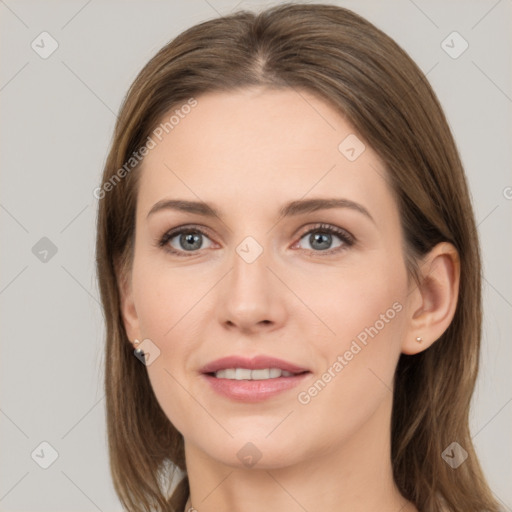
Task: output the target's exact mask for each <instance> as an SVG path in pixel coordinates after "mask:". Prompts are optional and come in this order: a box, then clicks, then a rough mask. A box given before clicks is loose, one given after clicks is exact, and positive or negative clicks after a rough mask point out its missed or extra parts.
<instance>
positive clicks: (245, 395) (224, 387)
mask: <svg viewBox="0 0 512 512" xmlns="http://www.w3.org/2000/svg"><path fill="white" fill-rule="evenodd" d="M201 373H202V375H203V377H204V378H205V379H206V380H207V382H208V383H209V385H210V386H211V388H212V389H213V390H214V391H216V392H217V393H219V394H221V395H222V396H224V397H227V398H229V399H232V400H235V401H239V402H259V401H262V400H265V399H268V398H271V397H273V396H275V395H277V394H280V393H282V392H284V391H286V390H289V389H291V388H293V387H295V386H297V385H298V384H299V383H300V382H301V381H302V380H303V379H304V378H305V377H306V376H307V375H309V374H310V373H311V371H310V370H308V369H306V368H302V367H300V366H297V365H295V364H292V363H289V362H287V361H283V360H281V359H276V358H272V357H268V356H257V357H254V358H252V359H247V358H243V357H238V356H231V357H226V358H222V359H218V360H216V361H213V362H211V363H209V364H207V365H206V366H204V367H203V368H202V369H201Z"/></svg>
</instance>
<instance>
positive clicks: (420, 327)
mask: <svg viewBox="0 0 512 512" xmlns="http://www.w3.org/2000/svg"><path fill="white" fill-rule="evenodd" d="M459 282H460V259H459V254H458V252H457V250H456V249H455V247H454V246H453V245H452V244H450V243H448V242H441V243H439V244H437V245H436V246H435V247H434V248H433V249H432V250H431V251H430V252H429V253H428V254H427V255H426V256H425V258H424V259H423V260H422V263H421V264H420V284H419V285H418V286H416V284H415V285H414V286H415V287H414V289H413V290H412V291H411V292H410V293H409V296H408V298H409V300H408V311H409V312H410V318H409V326H408V329H407V331H406V336H405V338H404V340H403V342H402V353H404V354H417V353H419V352H422V351H423V350H425V349H427V348H428V347H430V346H431V345H432V344H433V343H434V342H435V341H436V340H438V339H439V338H440V337H441V336H442V334H443V333H444V332H445V331H446V329H447V328H448V326H449V325H450V323H451V321H452V319H453V316H454V314H455V309H456V307H457V299H458V296H459ZM419 338H421V340H420V339H419Z"/></svg>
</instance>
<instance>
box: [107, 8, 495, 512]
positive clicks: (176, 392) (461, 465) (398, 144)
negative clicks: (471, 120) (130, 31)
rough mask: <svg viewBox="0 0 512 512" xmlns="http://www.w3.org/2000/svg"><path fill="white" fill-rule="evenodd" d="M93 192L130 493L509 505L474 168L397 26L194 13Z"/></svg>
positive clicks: (132, 104) (287, 14)
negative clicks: (484, 431) (490, 417)
mask: <svg viewBox="0 0 512 512" xmlns="http://www.w3.org/2000/svg"><path fill="white" fill-rule="evenodd" d="M97 197H98V198H99V199H100V206H99V215H98V237H97V265H98V276H99V282H100V290H101V297H102V303H103V308H104V312H105V319H106V324H107V339H106V341H107V343H106V354H107V359H106V364H107V368H108V371H107V372H106V392H107V426H108V437H109V450H110V461H111V469H112V475H113V480H114V485H115V488H116V491H117V493H118V495H119V497H120V499H121V501H122V503H123V505H124V506H125V507H126V508H127V509H128V510H172V511H180V512H181V511H182V510H197V511H198V512H209V511H238V510H244V511H245V512H252V511H260V510H269V509H275V510H277V509H279V510H287V511H299V510H307V511H310V512H312V511H317V510H318V511H319V510H322V511H334V510H351V511H357V510H360V511H370V510H379V511H381V512H382V511H398V510H401V511H403V512H405V511H422V512H423V511H440V510H450V511H464V512H468V511H483V510H488V511H495V510H499V507H498V505H497V503H496V501H495V500H494V498H493V496H492V493H491V491H490V489H489V487H488V486H487V484H486V482H485V478H484V476H483V474H482V471H481V469H480V466H479V463H478V460H477V457H476V454H475V451H474V449H473V446H472V442H471V437H470V433H469V428H468V412H469V404H470V398H471V395H472V392H473V388H474V384H475V379H476V375H477V370H478V353H479V346H480V332H481V283H480V255H479V248H478V239H477V231H476V226H475V221H474V215H473V211H472V206H471V202H470V198H469V193H468V187H467V183H466V179H465V175H464V171H463V168H462V165H461V161H460V158H459V155H458V152H457V149H456V146H455V143H454V140H453V137H452V135H451V132H450V130H449V127H448V124H447V122H446V119H445V116H444V114H443V112H442V110H441V107H440V105H439V102H438V100H437V98H436V96H435V94H434V92H433V91H432V89H431V87H430V86H429V84H428V82H427V80H426V79H425V77H424V75H423V74H422V72H421V70H420V69H419V68H418V67H417V66H416V65H415V63H414V62H413V61H412V60H411V59H410V57H409V56H408V55H407V54H406V53H405V52H404V51H403V50H402V49H401V48H399V47H398V45H397V44H396V43H395V42H394V41H393V40H391V39H390V38H389V37H388V36H387V35H385V34H384V33H383V32H381V31H380V30H379V29H377V28H376V27H375V26H373V25H372V24H370V23H369V22H367V21H366V20H364V19H362V18H361V17H360V16H358V15H356V14H354V13H353V12H351V11H349V10H347V9H343V8H340V7H336V6H331V5H319V4H316V5H300V4H297V5H294V4H285V5H280V6H276V7H274V8H271V9H268V10H266V11H264V12H262V13H261V14H259V15H256V14H253V13H249V12H239V13H235V14H233V15H231V16H227V17H223V18H219V19H215V20H212V21H208V22H205V23H201V24H200V25H197V26H195V27H192V28H190V29H189V30H187V31H185V32H184V33H182V34H181V35H179V36H178V37H177V38H176V39H174V40H173V41H171V42H170V43H169V44H168V45H167V46H165V47H164V48H163V49H162V50H160V51H159V52H158V54H157V55H156V56H155V57H154V58H153V59H151V61H150V62H149V63H148V64H147V65H146V66H145V68H144V69H143V70H142V71H141V72H140V74H139V76H138V77H137V78H136V80H135V82H134V83H133V85H132V86H131V88H130V90H129V92H128V94H127V96H126V99H125V101H124V104H123V106H122V108H121V112H120V116H119V121H118V123H117V126H116V129H115V133H114V138H113V142H112V147H111V150H110V153H109V156H108V159H107V162H106V165H105V169H104V175H103V181H102V184H101V187H100V188H99V189H98V190H97ZM134 356H135V357H134ZM141 362H142V363H144V364H141ZM181 476H183V478H182V479H181V481H179V479H180V477H181ZM178 481H179V483H178Z"/></svg>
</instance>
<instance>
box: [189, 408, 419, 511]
mask: <svg viewBox="0 0 512 512" xmlns="http://www.w3.org/2000/svg"><path fill="white" fill-rule="evenodd" d="M376 414H377V415H379V414H382V411H380V412H377V413H376ZM383 414H384V416H381V417H380V418H374V419H375V421H374V422H373V424H374V425H373V426H372V421H369V422H368V423H367V424H366V425H365V426H364V427H363V428H361V429H359V430H358V431H357V432H355V433H354V434H353V436H351V438H350V440H347V441H346V442H341V443H340V444H339V446H326V447H325V449H324V450H323V451H321V452H320V450H319V451H318V453H317V454H316V455H315V456H313V457H308V458H304V459H302V460H301V461H300V462H299V463H297V464H293V465H288V466H282V465H281V466H279V467H272V468H261V469H258V468H257V466H254V467H252V468H250V469H249V468H240V467H233V466H228V465H225V464H222V463H220V462H219V461H218V460H215V459H213V458H211V457H209V456H208V455H207V454H205V453H204V451H202V450H200V449H199V448H198V447H197V446H195V445H193V444H191V443H188V442H185V456H186V461H187V471H188V478H189V485H190V499H189V502H188V503H187V506H186V507H185V511H188V510H189V509H190V507H193V508H192V512H195V511H197V512H213V511H215V512H219V511H222V512H224V511H230V512H242V511H243V512H261V511H262V510H268V508H269V504H272V505H271V508H272V509H273V510H286V511H287V512H304V511H305V510H306V511H308V512H313V511H320V510H321V511H322V512H339V511H340V510H350V511H351V512H368V511H371V510H379V512H396V511H398V510H400V512H417V509H416V508H415V507H414V505H413V504H412V503H410V502H408V501H407V500H405V498H403V496H401V494H400V492H399V491H398V489H397V487H396V485H395V483H394V481H393V470H392V465H391V451H390V435H389V433H390V424H389V411H387V412H384V413H383ZM386 416H387V418H386ZM383 419H384V420H386V419H387V421H384V422H383ZM383 424H385V425H388V428H387V429H386V428H382V427H383ZM375 425H377V426H379V427H381V428H380V429H379V428H377V429H375V428H374V426H375Z"/></svg>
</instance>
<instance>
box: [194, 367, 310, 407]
mask: <svg viewBox="0 0 512 512" xmlns="http://www.w3.org/2000/svg"><path fill="white" fill-rule="evenodd" d="M307 375H309V373H301V374H299V375H295V376H293V377H277V378H275V379H266V380H235V379H217V378H216V377H212V376H211V375H205V374H203V376H204V377H205V378H206V380H207V381H208V382H209V383H210V386H211V387H212V388H213V390H214V391H216V392H217V393H219V394H221V395H224V396H226V397H228V398H231V399H232V400H237V401H239V402H261V401H262V400H266V399H267V398H271V397H273V396H276V395H278V394H279V393H282V392H284V391H287V390H289V389H292V388H294V387H295V386H298V385H299V384H300V383H301V382H302V381H303V380H304V378H305V377H306V376H307Z"/></svg>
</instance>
